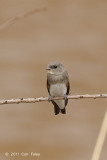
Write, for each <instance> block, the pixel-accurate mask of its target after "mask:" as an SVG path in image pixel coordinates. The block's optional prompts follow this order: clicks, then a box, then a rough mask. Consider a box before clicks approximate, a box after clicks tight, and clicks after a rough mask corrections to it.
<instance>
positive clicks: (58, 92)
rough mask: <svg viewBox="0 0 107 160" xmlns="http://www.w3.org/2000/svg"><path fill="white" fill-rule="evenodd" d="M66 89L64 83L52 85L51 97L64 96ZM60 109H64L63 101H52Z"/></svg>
mask: <svg viewBox="0 0 107 160" xmlns="http://www.w3.org/2000/svg"><path fill="white" fill-rule="evenodd" d="M66 92H67V88H66V86H65V84H64V83H57V84H53V85H51V87H50V94H51V96H55V97H56V96H64V94H66ZM54 101H55V102H56V103H57V105H58V106H59V108H60V109H63V108H64V107H65V100H54Z"/></svg>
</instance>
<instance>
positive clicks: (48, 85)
mask: <svg viewBox="0 0 107 160" xmlns="http://www.w3.org/2000/svg"><path fill="white" fill-rule="evenodd" d="M47 90H48V93H49V95H50V84H49V81H48V79H47Z"/></svg>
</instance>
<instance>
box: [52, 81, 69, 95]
mask: <svg viewBox="0 0 107 160" xmlns="http://www.w3.org/2000/svg"><path fill="white" fill-rule="evenodd" d="M66 92H67V87H66V85H65V83H56V84H52V85H51V86H50V94H51V96H63V95H64V94H66Z"/></svg>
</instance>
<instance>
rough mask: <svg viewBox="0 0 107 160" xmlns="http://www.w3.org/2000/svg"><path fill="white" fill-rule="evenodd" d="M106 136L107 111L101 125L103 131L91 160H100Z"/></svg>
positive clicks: (100, 133)
mask: <svg viewBox="0 0 107 160" xmlns="http://www.w3.org/2000/svg"><path fill="white" fill-rule="evenodd" d="M106 134H107V111H106V113H105V116H104V120H103V122H102V125H101V129H100V132H99V135H98V139H97V142H96V145H95V148H94V152H93V155H92V159H91V160H99V158H100V155H101V151H102V148H103V144H104V140H105V138H106Z"/></svg>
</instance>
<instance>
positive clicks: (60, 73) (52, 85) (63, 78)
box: [46, 62, 70, 115]
mask: <svg viewBox="0 0 107 160" xmlns="http://www.w3.org/2000/svg"><path fill="white" fill-rule="evenodd" d="M46 70H47V90H48V93H49V97H48V100H49V101H51V102H52V104H53V105H54V113H55V115H58V114H59V113H62V114H66V109H65V107H66V105H67V103H68V99H67V95H68V94H69V92H70V83H69V75H68V72H67V70H66V68H65V67H64V65H63V64H62V63H60V62H51V63H49V64H48V66H47V67H46ZM57 96H58V97H60V96H64V99H62V100H52V97H57Z"/></svg>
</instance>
